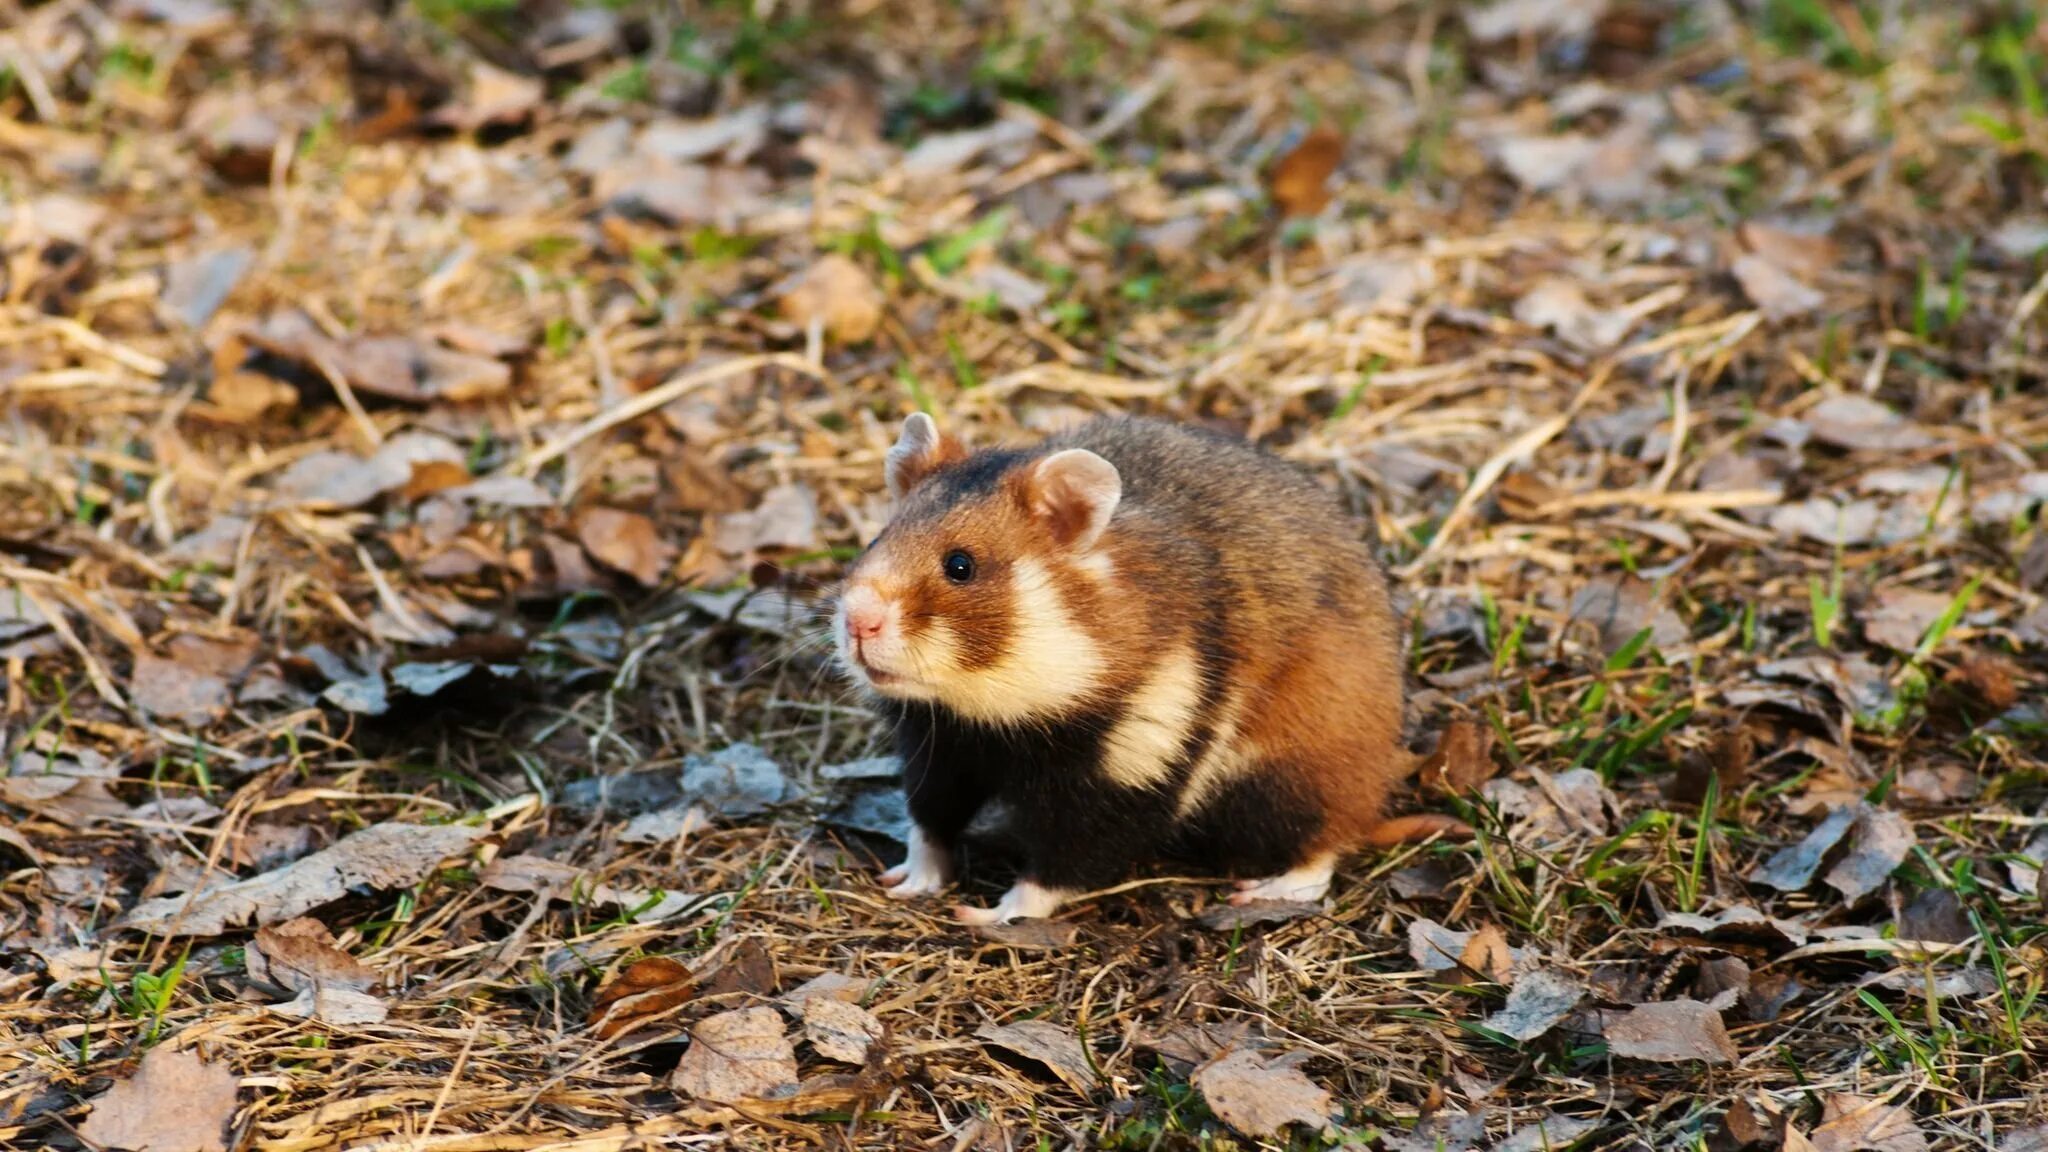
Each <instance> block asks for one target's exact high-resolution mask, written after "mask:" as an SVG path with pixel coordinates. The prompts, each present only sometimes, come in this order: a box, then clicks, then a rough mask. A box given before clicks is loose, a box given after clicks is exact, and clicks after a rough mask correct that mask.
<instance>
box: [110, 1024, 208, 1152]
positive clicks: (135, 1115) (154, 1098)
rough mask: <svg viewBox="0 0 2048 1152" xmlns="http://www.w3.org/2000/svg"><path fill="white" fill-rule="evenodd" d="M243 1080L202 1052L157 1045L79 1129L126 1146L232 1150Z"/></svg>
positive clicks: (150, 1150)
mask: <svg viewBox="0 0 2048 1152" xmlns="http://www.w3.org/2000/svg"><path fill="white" fill-rule="evenodd" d="M241 1082H242V1081H241V1078H240V1077H239V1076H236V1075H235V1073H234V1070H233V1069H231V1068H229V1067H228V1066H227V1065H226V1064H220V1063H216V1064H209V1063H207V1062H206V1061H204V1060H201V1059H200V1058H199V1055H198V1053H196V1052H192V1051H189V1050H187V1051H172V1050H171V1049H169V1048H162V1047H158V1048H152V1049H150V1050H149V1052H148V1053H146V1054H145V1055H144V1056H143V1057H142V1064H141V1066H140V1067H138V1068H137V1069H136V1070H135V1074H134V1075H133V1076H131V1077H129V1078H128V1079H126V1080H118V1081H115V1083H114V1086H113V1087H112V1088H109V1089H107V1090H106V1091H105V1092H103V1093H101V1094H100V1095H99V1096H97V1097H95V1098H94V1100H93V1103H92V1115H90V1116H87V1117H86V1118H85V1123H83V1124H81V1125H79V1127H78V1134H79V1135H80V1136H83V1137H85V1138H86V1139H87V1140H90V1141H92V1142H93V1143H94V1144H96V1145H99V1146H101V1147H104V1148H118V1149H125V1150H126V1152H227V1147H228V1146H227V1142H226V1140H225V1138H224V1133H225V1131H226V1129H227V1126H228V1122H229V1121H230V1120H233V1119H234V1117H235V1092H236V1090H237V1089H238V1088H240V1086H241Z"/></svg>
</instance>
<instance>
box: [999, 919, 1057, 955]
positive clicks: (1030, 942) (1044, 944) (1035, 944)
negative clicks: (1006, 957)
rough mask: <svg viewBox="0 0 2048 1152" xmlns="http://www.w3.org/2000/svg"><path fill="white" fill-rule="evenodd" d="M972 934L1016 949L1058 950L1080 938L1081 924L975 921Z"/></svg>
mask: <svg viewBox="0 0 2048 1152" xmlns="http://www.w3.org/2000/svg"><path fill="white" fill-rule="evenodd" d="M974 934H975V935H976V936H979V937H981V938H982V939H983V940H986V941H988V942H989V943H991V944H1001V945H1004V946H1006V947H1010V948H1015V949H1017V950H1018V951H1020V952H1059V951H1062V950H1064V949H1067V948H1072V947H1073V946H1074V942H1075V941H1076V940H1079V939H1080V938H1081V926H1080V925H1078V924H1074V923H1071V922H1069V921H1066V920H1036V919H1034V920H1013V921H1011V922H1010V923H1008V924H977V925H975V927H974Z"/></svg>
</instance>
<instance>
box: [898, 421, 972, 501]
mask: <svg viewBox="0 0 2048 1152" xmlns="http://www.w3.org/2000/svg"><path fill="white" fill-rule="evenodd" d="M965 459H967V448H966V446H965V445H963V444H961V443H960V442H959V441H958V440H955V439H953V438H952V437H951V436H945V435H941V434H940V432H939V426H938V425H937V424H935V423H933V422H932V418H931V417H929V416H927V415H925V414H924V413H922V412H913V413H911V414H910V419H908V420H905V421H904V422H903V432H902V434H901V435H899V436H897V437H896V446H895V447H893V448H891V449H889V455H888V458H887V459H886V460H885V461H884V463H883V465H882V474H883V477H884V478H885V479H886V480H887V481H888V482H889V495H890V496H892V497H894V498H896V499H898V500H901V499H902V498H903V496H904V494H905V493H907V492H909V491H910V490H911V489H913V488H915V487H917V486H918V485H919V484H922V483H924V480H925V477H927V476H930V475H931V474H932V473H934V472H936V471H938V470H939V469H941V468H944V467H945V466H946V465H948V464H956V463H958V462H960V461H962V460H965Z"/></svg>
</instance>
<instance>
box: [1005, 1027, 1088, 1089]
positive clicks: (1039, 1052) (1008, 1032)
mask: <svg viewBox="0 0 2048 1152" xmlns="http://www.w3.org/2000/svg"><path fill="white" fill-rule="evenodd" d="M974 1035H975V1036H976V1037H977V1038H979V1039H981V1040H985V1041H987V1042H988V1043H990V1044H994V1045H996V1046H997V1047H999V1048H1005V1049H1008V1050H1009V1051H1011V1052H1015V1053H1016V1054H1017V1055H1019V1056H1023V1057H1026V1058H1028V1059H1031V1060H1035V1061H1037V1062H1038V1063H1040V1064H1043V1065H1045V1067H1046V1068H1048V1069H1049V1070H1051V1072H1052V1074H1053V1075H1054V1076H1057V1077H1058V1078H1059V1079H1060V1082H1061V1083H1063V1084H1065V1085H1066V1086H1067V1087H1069V1088H1072V1089H1073V1090H1074V1091H1076V1092H1079V1093H1081V1094H1082V1095H1084V1096H1086V1095H1088V1094H1089V1093H1091V1092H1093V1091H1095V1089H1096V1087H1097V1086H1098V1085H1099V1084H1100V1083H1101V1079H1100V1077H1098V1076H1097V1075H1096V1073H1095V1068H1094V1066H1093V1065H1092V1064H1091V1063H1089V1060H1088V1053H1087V1051H1086V1050H1084V1049H1083V1048H1082V1047H1081V1041H1080V1039H1079V1038H1078V1037H1076V1036H1075V1035H1074V1034H1073V1033H1072V1032H1069V1031H1067V1030H1066V1029H1065V1028H1062V1027H1060V1026H1059V1025H1057V1024H1054V1023H1053V1022H1051V1021H1050V1020H1019V1021H1017V1022H1016V1023H1014V1024H995V1023H989V1024H983V1025H982V1026H981V1027H980V1028H978V1029H976V1030H975V1033H974Z"/></svg>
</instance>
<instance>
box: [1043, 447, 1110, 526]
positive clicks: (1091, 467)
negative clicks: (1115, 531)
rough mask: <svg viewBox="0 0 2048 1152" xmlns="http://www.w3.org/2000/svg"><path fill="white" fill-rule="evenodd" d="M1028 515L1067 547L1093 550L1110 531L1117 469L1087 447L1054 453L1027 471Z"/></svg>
mask: <svg viewBox="0 0 2048 1152" xmlns="http://www.w3.org/2000/svg"><path fill="white" fill-rule="evenodd" d="M1030 487H1031V511H1032V512H1033V514H1035V515H1037V516H1038V517H1039V518H1040V519H1041V520H1043V521H1045V523H1046V525H1047V526H1048V527H1050V528H1051V529H1052V534H1053V538H1054V539H1055V540H1058V541H1059V542H1060V543H1062V544H1065V545H1067V546H1068V547H1071V548H1074V549H1076V550H1077V551H1078V550H1085V549H1088V548H1092V547H1094V546H1095V542H1096V541H1097V540H1099V539H1101V538H1102V532H1103V530H1104V529H1106V528H1108V527H1109V518H1110V516H1111V515H1112V514H1114V513H1115V512H1116V505H1117V501H1119V500H1122V499H1123V495H1124V480H1123V477H1121V476H1119V475H1117V471H1116V465H1114V464H1111V463H1110V462H1109V461H1107V460H1104V459H1103V458H1102V457H1100V456H1097V455H1096V454H1095V453H1093V452H1090V451H1088V450H1087V449H1085V448H1069V449H1067V450H1066V451H1064V452H1055V453H1053V454H1052V455H1050V456H1047V457H1046V458H1045V459H1043V460H1040V461H1039V462H1038V465H1037V467H1035V468H1033V469H1032V470H1031V486H1030Z"/></svg>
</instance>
